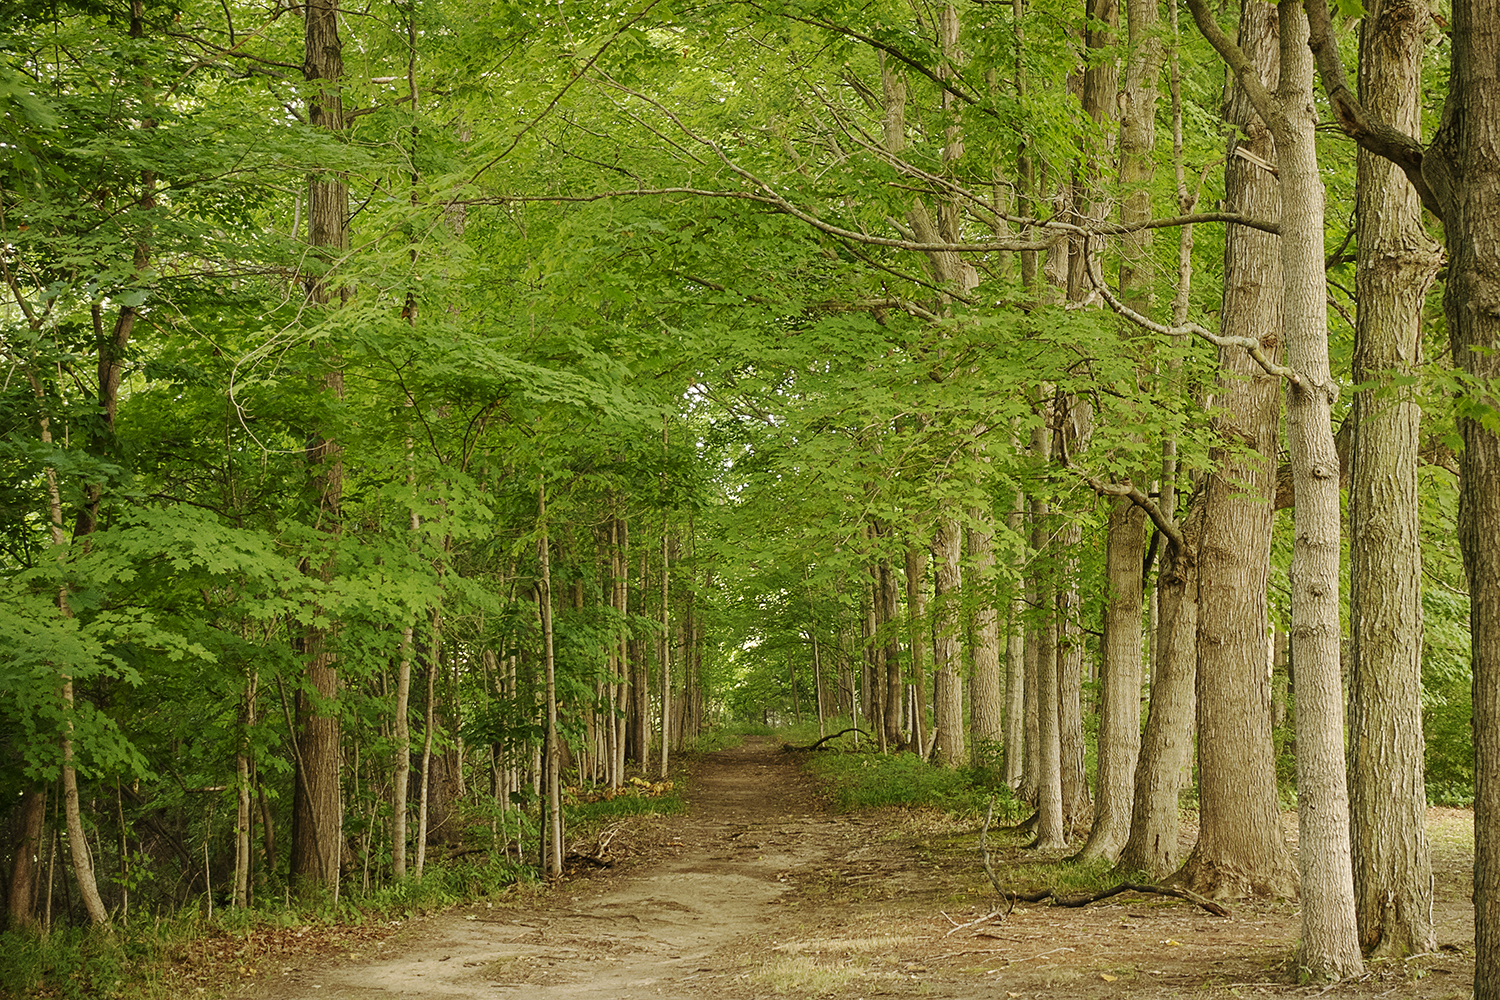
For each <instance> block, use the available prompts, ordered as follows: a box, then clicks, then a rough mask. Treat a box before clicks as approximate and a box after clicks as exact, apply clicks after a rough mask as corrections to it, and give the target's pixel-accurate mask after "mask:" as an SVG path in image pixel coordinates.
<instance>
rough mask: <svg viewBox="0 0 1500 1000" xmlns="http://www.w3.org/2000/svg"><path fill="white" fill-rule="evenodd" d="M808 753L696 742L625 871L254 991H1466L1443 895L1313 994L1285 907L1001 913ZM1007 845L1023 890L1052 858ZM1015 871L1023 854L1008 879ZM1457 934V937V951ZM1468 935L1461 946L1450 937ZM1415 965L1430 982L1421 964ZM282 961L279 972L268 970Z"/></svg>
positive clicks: (840, 994) (494, 994)
mask: <svg viewBox="0 0 1500 1000" xmlns="http://www.w3.org/2000/svg"><path fill="white" fill-rule="evenodd" d="M799 763H800V762H799V760H798V755H794V754H786V753H782V752H779V747H778V746H777V745H776V744H773V743H771V742H770V741H767V740H751V741H749V742H748V743H747V744H746V745H745V746H743V747H741V748H738V749H733V750H723V751H719V752H717V753H713V754H708V755H705V756H704V757H703V758H701V759H700V760H699V762H698V763H697V764H696V766H695V768H694V771H693V775H692V779H691V785H690V793H689V802H690V810H689V812H688V813H687V814H686V815H683V816H676V817H670V818H667V819H654V820H650V821H649V822H647V823H646V825H645V826H644V827H641V828H638V829H637V830H636V831H635V841H636V847H635V848H634V849H633V850H632V857H631V858H630V859H629V860H627V861H626V862H625V863H624V864H622V865H621V866H620V867H619V869H617V870H615V871H611V872H607V873H602V874H599V875H593V876H588V875H585V876H576V877H570V878H569V879H568V880H566V881H565V882H563V883H562V884H561V885H560V886H559V887H557V888H555V889H553V890H551V891H549V892H548V893H546V894H545V895H543V896H542V897H541V898H540V899H535V898H534V899H531V900H529V901H524V902H507V903H495V904H492V905H489V906H484V905H481V906H479V907H466V908H460V909H457V910H452V911H448V912H446V913H444V914H441V915H439V916H435V917H431V918H426V919H422V920H418V921H413V922H412V923H411V925H410V926H409V927H407V928H406V929H404V930H403V931H402V932H401V933H400V934H398V935H396V936H394V937H392V938H390V939H387V940H385V941H383V942H380V943H379V944H378V945H374V946H373V947H367V948H365V949H364V951H363V952H362V953H360V954H357V955H348V956H346V957H344V958H342V959H336V960H329V961H326V962H322V963H318V962H313V961H309V962H306V963H305V964H302V965H288V966H286V967H284V968H283V969H280V970H276V971H273V972H272V974H271V977H270V978H271V980H272V981H271V982H269V983H265V984H263V985H262V986H261V987H260V988H258V989H255V990H252V991H251V996H253V997H257V998H259V1000H307V998H319V1000H391V998H397V997H402V998H409V1000H457V998H466V1000H467V998H475V1000H492V998H507V1000H509V998H518V1000H646V998H659V1000H700V998H713V1000H752V998H754V1000H760V998H771V997H776V998H783V997H786V998H812V997H837V998H841V1000H861V998H866V997H877V996H883V997H890V996H896V997H906V996H910V997H919V996H920V997H951V998H958V1000H978V998H981V997H982V998H986V1000H990V998H999V1000H1019V998H1032V997H1037V998H1040V997H1046V998H1048V1000H1082V998H1089V1000H1104V998H1111V1000H1114V998H1118V997H1121V996H1126V997H1141V998H1154V997H1175V996H1193V997H1205V996H1209V997H1226V996H1274V997H1294V996H1297V997H1307V996H1312V995H1314V994H1317V995H1318V996H1319V997H1321V998H1325V1000H1334V998H1353V997H1360V998H1374V997H1403V998H1447V997H1460V996H1468V995H1469V994H1468V992H1467V991H1468V986H1469V984H1470V983H1471V982H1472V975H1473V962H1472V957H1471V951H1470V952H1469V953H1465V952H1464V951H1463V947H1462V936H1463V935H1464V934H1465V933H1467V934H1468V942H1469V947H1470V949H1471V948H1472V935H1473V930H1472V922H1470V923H1469V924H1468V925H1467V927H1465V926H1464V924H1463V919H1464V914H1465V912H1466V911H1465V908H1464V907H1465V901H1463V900H1458V901H1457V902H1452V901H1450V902H1449V903H1446V904H1444V905H1445V910H1444V913H1446V914H1448V916H1447V918H1446V919H1447V920H1448V923H1446V924H1444V923H1443V919H1444V918H1443V914H1439V916H1440V930H1439V942H1440V944H1445V945H1449V947H1450V949H1451V950H1449V951H1447V952H1444V953H1442V954H1439V955H1437V956H1434V957H1432V958H1430V959H1426V960H1420V961H1419V963H1418V964H1417V965H1414V966H1401V965H1400V964H1399V963H1398V965H1397V966H1394V967H1393V966H1386V967H1383V968H1381V969H1377V970H1375V971H1374V972H1372V974H1371V975H1370V976H1369V977H1368V978H1367V979H1366V980H1365V981H1363V982H1360V983H1352V984H1347V985H1341V986H1338V987H1334V988H1332V989H1331V990H1330V989H1325V988H1324V986H1321V985H1320V986H1318V987H1315V988H1313V989H1311V990H1309V988H1308V987H1307V986H1298V985H1297V984H1296V983H1295V982H1294V980H1293V979H1291V978H1289V977H1288V975H1287V973H1286V972H1285V971H1281V970H1279V969H1278V968H1277V967H1278V966H1284V965H1285V959H1286V956H1287V954H1288V953H1289V952H1290V949H1291V947H1292V946H1293V944H1294V943H1295V940H1296V935H1297V915H1296V910H1295V906H1294V904H1292V903H1289V902H1285V901H1282V902H1277V903H1267V904H1263V905H1259V906H1255V907H1250V906H1248V905H1240V906H1237V907H1236V908H1235V915H1234V916H1233V917H1232V918H1230V919H1227V920H1226V919H1220V918H1215V917H1210V916H1209V915H1208V914H1206V913H1204V912H1203V911H1201V910H1198V909H1196V908H1195V907H1193V906H1191V905H1189V904H1184V903H1181V902H1178V901H1175V900H1170V899H1166V898H1161V897H1133V898H1131V897H1127V896H1121V897H1116V898H1115V899H1114V900H1111V901H1108V902H1106V903H1101V904H1098V905H1095V906H1090V907H1087V908H1084V909H1077V910H1064V909H1059V908H1055V907H1050V906H1035V907H1024V906H1023V907H1018V908H1017V909H1016V910H1015V911H1014V912H1012V913H1011V914H1009V916H1008V917H1007V918H1005V919H1004V920H1003V922H1002V921H992V922H989V923H985V924H981V925H977V926H975V927H973V928H968V929H964V930H959V931H955V930H954V924H955V922H960V923H961V922H967V921H969V920H973V919H974V918H976V917H979V916H982V915H984V914H985V913H987V912H988V911H989V900H990V892H989V887H988V883H987V881H986V880H985V877H984V875H983V872H982V869H981V867H980V865H979V862H978V859H977V858H976V857H975V856H974V849H973V831H972V830H962V829H957V830H956V829H955V828H954V827H953V826H952V825H951V824H949V823H947V822H946V821H945V820H941V819H940V818H938V817H935V816H931V815H927V814H923V813H908V812H902V811H888V812H887V813H885V814H884V815H881V816H878V817H877V816H864V815H839V814H835V813H831V812H827V811H824V810H822V809H821V808H820V807H819V804H818V802H817V800H816V797H815V795H814V794H813V791H812V788H811V784H810V782H809V779H807V778H806V777H805V776H804V775H803V773H802V772H801V769H800V767H799ZM1037 860H1038V859H1036V858H1034V857H1033V856H1031V855H1023V854H1021V853H1020V852H1019V851H1016V850H1015V849H1013V848H1012V849H1008V854H1007V855H1006V856H1005V857H1002V858H1000V861H1001V862H1002V863H1005V864H1007V865H1010V866H1011V867H1008V868H1006V869H1004V870H1005V871H1006V873H1007V874H1006V875H1005V876H1002V877H1006V878H1007V879H1008V880H1009V879H1014V880H1015V882H1014V883H1013V884H1017V885H1018V886H1020V885H1038V884H1046V882H1047V880H1048V879H1049V878H1050V877H1051V873H1050V870H1049V869H1048V867H1047V866H1046V865H1045V864H1036V862H1037ZM1016 864H1029V865H1030V867H1029V869H1021V870H1017V868H1016V867H1014V866H1015V865H1016ZM1455 936H1457V938H1458V941H1457V942H1454V940H1453V939H1454V937H1455ZM1455 944H1456V947H1454V945H1455ZM1417 972H1421V973H1422V974H1423V975H1421V976H1420V977H1418V976H1417V975H1416V973H1417ZM278 973H279V974H278Z"/></svg>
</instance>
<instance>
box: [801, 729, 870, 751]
mask: <svg viewBox="0 0 1500 1000" xmlns="http://www.w3.org/2000/svg"><path fill="white" fill-rule="evenodd" d="M850 733H859V734H860V735H861V736H863V737H864V738H865V739H867V740H871V741H873V740H874V739H875V737H873V736H871V735H870V734H869V733H867V732H865V731H864V730H863V729H860V728H859V727H858V726H855V727H854V728H852V729H845V730H844V731H843V732H839V733H834V734H833V735H832V736H825V737H823V738H822V739H821V740H819V741H818V742H816V743H812V744H809V745H808V746H805V747H799V746H797V745H795V744H793V743H783V744H782V745H781V752H782V753H793V752H801V751H806V750H817V749H819V748H820V747H822V746H823V744H824V743H827V742H828V741H829V740H836V739H838V738H839V737H840V736H847V735H848V734H850Z"/></svg>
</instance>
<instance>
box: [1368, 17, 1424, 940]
mask: <svg viewBox="0 0 1500 1000" xmlns="http://www.w3.org/2000/svg"><path fill="white" fill-rule="evenodd" d="M1428 18H1429V14H1428V10H1427V8H1426V7H1425V6H1423V5H1421V4H1417V3H1412V2H1410V0H1375V2H1373V3H1372V4H1371V5H1370V7H1369V8H1368V9H1367V10H1366V12H1365V18H1364V24H1363V27H1362V33H1361V45H1360V55H1359V66H1360V68H1359V73H1360V77H1359V89H1360V98H1361V100H1362V101H1363V103H1364V105H1365V107H1366V108H1368V109H1369V110H1370V111H1371V112H1372V113H1374V114H1376V115H1378V116H1379V117H1380V118H1382V119H1383V120H1385V121H1386V122H1388V123H1389V124H1391V125H1394V126H1395V127H1396V128H1399V129H1401V130H1402V131H1404V132H1406V133H1408V134H1411V135H1420V133H1421V120H1420V119H1421V97H1422V87H1421V74H1422V59H1423V54H1424V52H1425V49H1426V46H1425V44H1424V41H1423V36H1424V34H1425V33H1426V30H1427V21H1428ZM1355 198H1356V203H1357V208H1356V220H1357V226H1358V229H1357V236H1356V240H1355V242H1356V244H1357V246H1358V258H1357V267H1356V271H1355V289H1356V294H1355V299H1356V301H1357V303H1358V312H1357V313H1356V326H1355V337H1354V372H1353V375H1354V384H1355V385H1356V386H1365V387H1367V388H1362V389H1360V390H1359V391H1358V392H1357V393H1356V395H1355V397H1354V449H1353V451H1354V456H1353V457H1354V461H1353V470H1352V473H1351V481H1350V485H1349V556H1350V573H1349V583H1350V594H1349V617H1350V632H1351V639H1352V640H1353V642H1352V649H1353V660H1354V663H1353V669H1352V670H1351V673H1350V686H1349V710H1350V711H1349V786H1350V787H1349V790H1350V821H1351V842H1352V847H1353V852H1354V855H1353V856H1354V900H1355V907H1356V914H1357V917H1358V920H1359V937H1360V945H1361V947H1362V948H1363V949H1364V950H1365V951H1366V952H1368V953H1369V954H1371V955H1372V956H1376V957H1389V958H1403V957H1405V956H1407V955H1411V954H1418V953H1424V952H1430V951H1432V950H1433V948H1434V947H1435V941H1434V938H1433V929H1432V881H1431V880H1432V862H1431V857H1430V853H1429V850H1428V845H1427V827H1426V815H1427V811H1426V806H1427V792H1426V787H1425V784H1424V781H1423V767H1422V763H1423V761H1422V758H1423V753H1424V751H1425V746H1424V743H1423V740H1422V586H1421V579H1422V552H1421V546H1420V518H1419V513H1420V506H1419V504H1418V500H1417V446H1418V435H1419V431H1420V424H1421V408H1420V405H1419V403H1418V401H1417V399H1416V397H1415V394H1414V393H1413V391H1412V390H1411V389H1410V388H1406V387H1403V386H1401V385H1400V383H1399V381H1398V380H1399V379H1401V378H1402V377H1403V376H1406V375H1409V374H1410V373H1412V372H1414V371H1415V370H1416V367H1417V365H1418V364H1420V362H1421V357H1420V352H1421V336H1422V335H1421V323H1422V304H1423V302H1424V300H1425V298H1426V295H1427V290H1428V289H1429V288H1430V287H1431V285H1432V280H1433V278H1434V277H1435V276H1436V273H1437V267H1438V263H1439V257H1438V254H1437V248H1436V247H1433V246H1432V245H1431V244H1430V243H1429V241H1428V239H1427V235H1426V231H1425V229H1424V227H1423V225H1422V206H1421V201H1420V199H1419V198H1418V196H1417V193H1416V191H1415V190H1413V189H1412V187H1411V185H1409V184H1407V183H1406V179H1405V177H1404V176H1403V175H1402V173H1401V171H1400V170H1399V169H1398V168H1397V167H1395V166H1394V165H1393V164H1391V163H1390V162H1389V161H1388V160H1385V159H1382V158H1380V157H1378V156H1376V155H1374V154H1373V153H1370V152H1367V151H1365V150H1361V151H1360V152H1359V153H1358V164H1357V179H1356V187H1355Z"/></svg>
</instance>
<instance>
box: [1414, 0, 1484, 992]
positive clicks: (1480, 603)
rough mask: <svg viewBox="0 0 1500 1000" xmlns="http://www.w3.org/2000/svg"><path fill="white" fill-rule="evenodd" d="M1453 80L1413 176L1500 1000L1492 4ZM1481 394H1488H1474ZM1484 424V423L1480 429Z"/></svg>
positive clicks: (1456, 56) (1463, 18)
mask: <svg viewBox="0 0 1500 1000" xmlns="http://www.w3.org/2000/svg"><path fill="white" fill-rule="evenodd" d="M1451 38H1452V43H1453V73H1452V77H1451V78H1450V81H1449V85H1448V100H1447V104H1446V105H1445V107H1444V109H1443V123H1442V125H1441V126H1440V127H1439V129H1438V132H1437V135H1436V136H1435V137H1434V139H1433V143H1432V148H1431V149H1430V150H1429V151H1428V153H1427V155H1426V156H1425V157H1424V158H1423V160H1422V175H1423V177H1424V179H1426V180H1427V182H1428V185H1429V186H1430V187H1431V188H1432V189H1433V190H1434V191H1435V192H1436V194H1437V197H1438V199H1439V200H1440V201H1441V202H1442V203H1443V224H1444V227H1445V229H1446V231H1447V233H1446V235H1447V244H1448V280H1447V285H1446V287H1445V289H1444V294H1443V313H1444V315H1445V316H1446V318H1447V321H1448V334H1449V338H1450V341H1451V343H1452V347H1453V361H1454V364H1455V365H1457V366H1458V367H1459V369H1460V370H1461V371H1462V372H1463V373H1464V375H1465V376H1466V384H1465V387H1464V390H1463V392H1464V397H1465V398H1464V402H1465V404H1466V405H1465V406H1463V407H1461V408H1460V410H1459V414H1460V415H1459V418H1458V433H1459V436H1460V437H1461V438H1462V439H1463V445H1464V446H1463V451H1462V452H1461V453H1460V458H1459V461H1460V484H1459V494H1458V541H1459V547H1460V548H1461V549H1462V550H1463V556H1464V570H1465V572H1466V573H1467V575H1468V578H1469V636H1470V644H1471V645H1470V648H1471V650H1472V656H1473V660H1472V662H1473V671H1474V947H1475V951H1476V953H1477V954H1476V959H1475V966H1474V996H1475V1000H1496V998H1500V432H1497V431H1496V429H1495V426H1494V423H1493V413H1494V408H1495V406H1496V400H1495V397H1494V389H1493V386H1494V384H1495V381H1494V380H1496V379H1500V308H1497V306H1496V303H1497V302H1500V277H1497V276H1500V146H1497V145H1496V142H1495V134H1496V131H1497V130H1500V76H1497V74H1496V73H1495V66H1496V65H1497V63H1500V2H1497V0H1474V2H1472V3H1463V4H1455V5H1454V8H1453V33H1452V35H1451ZM1485 385H1489V386H1490V387H1491V388H1489V389H1484V388H1482V387H1483V386H1485ZM1486 421H1489V423H1488V425H1486Z"/></svg>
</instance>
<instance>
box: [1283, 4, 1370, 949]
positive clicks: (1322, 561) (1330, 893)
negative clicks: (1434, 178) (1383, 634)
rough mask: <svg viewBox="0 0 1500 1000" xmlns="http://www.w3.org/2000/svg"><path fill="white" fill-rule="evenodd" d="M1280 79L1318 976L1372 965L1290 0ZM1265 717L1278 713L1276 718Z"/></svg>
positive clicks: (1301, 669) (1318, 219) (1310, 158)
mask: <svg viewBox="0 0 1500 1000" xmlns="http://www.w3.org/2000/svg"><path fill="white" fill-rule="evenodd" d="M1278 10H1279V15H1280V27H1281V81H1280V86H1279V87H1278V90H1277V93H1276V95H1275V101H1274V103H1273V105H1272V108H1273V112H1274V113H1273V114H1272V116H1271V128H1272V130H1273V132H1274V133H1275V138H1276V149H1277V162H1278V165H1279V167H1280V170H1281V204H1282V209H1283V212H1282V217H1281V253H1282V260H1283V262H1284V265H1283V273H1284V277H1285V289H1286V305H1285V306H1284V307H1283V311H1282V316H1283V321H1284V323H1285V329H1286V334H1287V360H1288V361H1289V362H1290V365H1291V367H1292V368H1293V370H1295V371H1296V372H1297V373H1298V376H1299V379H1298V380H1297V381H1294V382H1291V383H1290V384H1288V386H1287V412H1286V423H1287V440H1288V445H1289V451H1290V453H1291V463H1292V477H1293V482H1294V484H1295V488H1296V495H1297V504H1296V508H1295V512H1294V514H1295V531H1294V539H1293V544H1292V567H1291V603H1292V659H1293V662H1294V663H1295V664H1296V678H1295V685H1296V697H1297V730H1296V732H1297V816H1298V820H1299V849H1298V852H1297V858H1298V867H1299V869H1300V873H1301V882H1302V943H1301V946H1300V950H1299V953H1300V962H1301V964H1302V965H1303V966H1304V967H1306V968H1307V969H1309V970H1310V971H1311V972H1312V974H1313V975H1314V976H1316V977H1319V978H1323V977H1339V978H1342V977H1345V976H1353V975H1358V974H1360V973H1361V972H1363V971H1364V960H1363V959H1362V957H1361V955H1360V950H1359V936H1358V933H1357V930H1356V921H1355V916H1354V872H1353V868H1352V863H1351V859H1350V851H1349V792H1348V787H1347V784H1346V773H1345V765H1344V698H1343V687H1342V674H1341V664H1340V659H1339V645H1340V639H1341V636H1342V631H1341V628H1340V623H1339V590H1340V579H1339V554H1340V551H1339V550H1340V538H1339V530H1340V516H1339V515H1340V511H1339V457H1338V452H1337V449H1336V448H1335V447H1334V442H1333V421H1332V407H1333V401H1334V399H1335V398H1336V397H1337V394H1338V389H1337V387H1336V386H1335V384H1334V381H1333V374H1332V372H1331V370H1330V365H1329V360H1328V319H1327V301H1328V289H1327V282H1326V278H1325V275H1324V264H1323V180H1322V177H1321V176H1320V174H1319V172H1318V158H1317V150H1316V147H1315V146H1314V144H1313V129H1314V126H1315V125H1316V118H1315V111H1314V106H1313V82H1314V79H1313V58H1312V50H1311V49H1310V48H1308V45H1307V16H1306V14H1305V13H1304V12H1303V9H1302V6H1301V4H1300V2H1297V0H1281V3H1280V5H1279V7H1278ZM1266 721H1267V725H1269V724H1270V715H1269V712H1267V715H1266Z"/></svg>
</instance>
